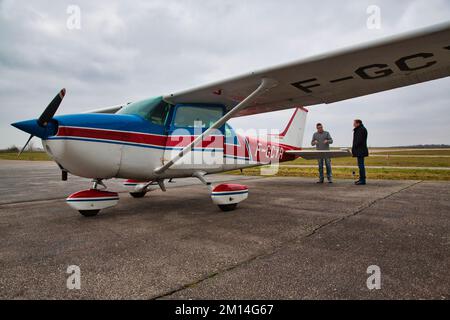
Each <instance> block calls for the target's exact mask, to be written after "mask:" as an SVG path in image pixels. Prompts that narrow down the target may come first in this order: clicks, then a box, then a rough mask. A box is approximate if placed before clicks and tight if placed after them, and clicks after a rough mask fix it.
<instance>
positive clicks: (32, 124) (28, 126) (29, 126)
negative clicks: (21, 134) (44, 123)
mask: <svg viewBox="0 0 450 320" xmlns="http://www.w3.org/2000/svg"><path fill="white" fill-rule="evenodd" d="M11 125H12V126H13V127H16V128H17V129H19V130H22V131H25V132H26V133H29V134H32V135H34V136H35V135H36V134H35V133H36V131H37V129H38V128H37V127H38V123H37V121H36V119H33V120H26V121H20V122H15V123H11Z"/></svg>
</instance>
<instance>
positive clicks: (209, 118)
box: [164, 104, 225, 175]
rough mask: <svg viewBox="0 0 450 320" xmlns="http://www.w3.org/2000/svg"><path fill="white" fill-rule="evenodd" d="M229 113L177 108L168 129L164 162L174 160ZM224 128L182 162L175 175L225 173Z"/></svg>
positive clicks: (214, 108) (192, 106)
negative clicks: (204, 172) (197, 172)
mask: <svg viewBox="0 0 450 320" xmlns="http://www.w3.org/2000/svg"><path fill="white" fill-rule="evenodd" d="M224 112H225V108H224V107H223V106H222V105H209V104H208V105H206V104H178V105H176V106H175V108H174V112H173V114H172V119H171V121H170V125H169V127H168V137H167V143H166V150H165V153H164V161H165V162H167V161H169V160H170V159H172V158H173V157H174V156H175V155H176V154H177V153H178V152H180V151H181V150H182V149H183V148H184V147H186V146H187V145H188V144H189V143H191V142H192V141H193V140H194V139H195V138H196V137H198V136H199V135H201V134H202V133H203V132H205V131H206V130H207V129H208V128H209V127H210V126H211V125H212V124H214V123H215V122H216V121H217V120H219V119H220V118H221V117H222V116H223V114H224ZM223 133H224V127H222V128H220V129H217V130H214V132H212V133H211V135H209V136H208V137H205V139H203V141H201V142H199V143H198V144H197V145H196V146H195V147H194V149H193V151H191V152H190V153H189V154H186V155H185V156H184V157H183V158H181V159H180V160H178V162H176V163H175V165H173V166H172V167H171V168H170V169H169V170H170V171H173V173H174V174H177V171H178V173H180V175H182V174H185V173H186V172H184V171H189V172H191V171H192V170H202V171H206V172H219V171H222V170H223V147H224V134H223Z"/></svg>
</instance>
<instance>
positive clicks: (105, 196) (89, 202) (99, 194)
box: [66, 179, 119, 217]
mask: <svg viewBox="0 0 450 320" xmlns="http://www.w3.org/2000/svg"><path fill="white" fill-rule="evenodd" d="M99 185H101V186H102V187H103V188H104V189H103V190H98V186H99ZM105 189H106V186H105V185H104V184H103V182H102V181H101V180H100V179H94V180H93V184H92V188H91V189H87V190H82V191H78V192H75V193H74V194H71V195H70V196H69V197H68V198H67V199H66V201H67V203H68V204H69V206H71V207H72V208H74V209H75V210H78V212H79V213H80V214H81V215H83V216H85V217H93V216H96V215H97V214H98V213H99V212H100V210H102V209H106V208H110V207H113V206H115V205H117V203H118V202H119V194H118V193H117V192H110V191H106V190H105Z"/></svg>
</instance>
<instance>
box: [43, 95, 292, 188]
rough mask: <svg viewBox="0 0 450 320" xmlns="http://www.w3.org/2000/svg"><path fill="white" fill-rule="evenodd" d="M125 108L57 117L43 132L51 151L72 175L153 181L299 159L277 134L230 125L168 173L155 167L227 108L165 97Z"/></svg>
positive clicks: (166, 159)
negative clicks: (239, 129) (259, 133)
mask: <svg viewBox="0 0 450 320" xmlns="http://www.w3.org/2000/svg"><path fill="white" fill-rule="evenodd" d="M139 103H140V105H139V104H138V103H135V104H131V105H129V106H128V107H125V108H124V110H123V111H122V112H120V113H119V114H100V113H92V114H88V113H86V114H76V115H64V116H57V117H54V119H53V121H54V124H53V127H52V130H49V132H47V133H46V134H43V135H41V136H40V137H41V139H42V142H43V146H44V148H45V150H46V152H47V153H48V154H49V155H50V156H51V157H52V159H53V160H54V161H55V162H57V163H58V164H59V165H60V166H61V167H62V168H64V169H65V170H67V171H68V172H70V173H71V174H74V175H77V176H81V177H87V178H97V179H108V178H124V179H137V180H142V181H149V180H155V179H164V178H171V177H188V176H192V174H193V173H194V172H198V171H202V172H205V173H218V172H223V171H229V170H235V169H241V168H247V167H252V166H258V165H266V164H273V163H277V162H283V161H288V160H293V159H294V158H295V156H292V155H288V154H286V153H285V151H286V150H292V149H298V147H295V146H289V145H285V144H282V143H279V142H278V141H276V140H277V139H274V137H273V136H267V137H250V136H245V135H240V134H238V133H237V132H236V131H235V130H234V129H233V128H232V127H231V126H229V125H228V124H226V125H225V126H223V128H221V129H220V130H217V132H215V133H214V134H212V135H210V136H208V137H206V138H205V139H204V140H203V141H201V143H199V144H198V145H196V146H195V148H194V149H193V151H192V152H190V153H189V154H187V155H185V156H184V157H183V158H182V159H180V160H179V161H178V162H177V163H176V164H175V165H174V166H172V167H171V168H170V169H169V170H167V171H165V172H164V173H163V174H156V173H155V172H154V170H155V169H156V168H158V167H160V166H161V165H163V164H164V163H165V162H167V161H169V160H170V159H171V158H172V157H173V156H174V155H175V154H176V153H177V152H179V151H180V150H182V148H183V147H185V146H187V145H188V144H189V143H191V142H192V141H193V139H194V138H195V137H197V136H198V135H200V134H201V133H202V132H204V131H205V130H206V128H207V127H208V126H209V125H210V124H211V121H215V120H217V119H216V118H217V117H221V116H222V115H223V113H224V112H225V109H224V107H223V106H204V105H199V104H182V105H176V106H174V105H169V104H167V103H165V102H164V101H162V99H161V98H156V99H153V100H151V99H149V100H145V101H143V102H139Z"/></svg>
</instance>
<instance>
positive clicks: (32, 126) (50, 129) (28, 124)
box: [11, 119, 57, 139]
mask: <svg viewBox="0 0 450 320" xmlns="http://www.w3.org/2000/svg"><path fill="white" fill-rule="evenodd" d="M11 125H12V126H13V127H16V128H17V129H19V130H22V131H24V132H26V133H29V134H31V135H33V136H36V137H39V138H41V139H46V138H48V137H49V136H51V135H53V134H55V133H56V130H57V125H56V124H54V123H51V122H50V123H49V124H48V125H47V126H46V127H41V126H40V125H39V124H38V121H37V119H32V120H25V121H20V122H15V123H12V124H11Z"/></svg>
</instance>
